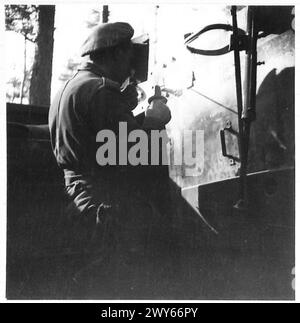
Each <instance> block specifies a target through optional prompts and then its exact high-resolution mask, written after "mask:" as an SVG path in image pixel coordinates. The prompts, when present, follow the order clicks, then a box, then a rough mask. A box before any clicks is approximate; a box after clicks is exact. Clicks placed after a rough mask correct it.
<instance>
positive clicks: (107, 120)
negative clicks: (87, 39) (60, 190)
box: [49, 62, 141, 174]
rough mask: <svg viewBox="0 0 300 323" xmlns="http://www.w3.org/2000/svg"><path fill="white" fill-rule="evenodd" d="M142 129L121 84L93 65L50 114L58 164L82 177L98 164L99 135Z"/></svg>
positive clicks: (77, 76) (61, 96) (79, 75)
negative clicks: (120, 129) (107, 131)
mask: <svg viewBox="0 0 300 323" xmlns="http://www.w3.org/2000/svg"><path fill="white" fill-rule="evenodd" d="M121 121H125V122H127V128H128V131H130V130H132V129H138V128H141V125H140V124H139V123H138V122H137V120H136V119H135V118H134V117H133V115H132V113H131V111H130V108H129V107H128V105H127V102H126V101H125V100H124V98H123V96H122V92H121V91H120V85H119V84H118V83H116V82H113V81H111V80H109V79H107V78H105V77H104V76H103V73H102V72H101V70H100V69H99V68H98V67H97V66H96V65H95V64H93V63H91V62H87V63H85V64H84V65H83V66H82V67H81V68H80V69H79V70H78V72H77V73H76V74H75V75H74V76H73V77H72V78H71V79H70V80H69V81H67V83H66V84H65V85H64V87H63V88H62V89H61V90H60V91H59V93H58V94H57V95H56V96H55V98H54V100H53V102H52V104H51V107H50V112H49V127H50V134H51V144H52V148H53V151H54V154H55V157H56V160H57V162H58V164H59V165H60V166H61V167H62V168H63V169H70V170H73V171H75V172H77V173H79V174H82V173H90V172H91V171H92V170H94V169H95V168H97V165H96V134H97V133H98V131H100V130H102V129H112V130H117V129H118V124H119V122H121Z"/></svg>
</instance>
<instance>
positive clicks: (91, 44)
mask: <svg viewBox="0 0 300 323" xmlns="http://www.w3.org/2000/svg"><path fill="white" fill-rule="evenodd" d="M133 34H134V30H133V28H132V27H131V26H130V25H129V24H128V23H126V22H115V23H104V24H101V25H99V26H97V27H95V28H94V29H93V31H92V32H91V33H90V35H89V36H88V38H87V39H86V40H85V42H84V43H83V45H82V47H81V56H85V55H89V54H91V53H93V52H97V51H101V50H102V49H105V48H109V47H114V46H117V45H119V44H121V43H124V42H126V41H128V42H129V41H130V40H131V38H132V36H133Z"/></svg>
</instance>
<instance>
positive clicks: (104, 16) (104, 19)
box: [102, 5, 109, 22]
mask: <svg viewBox="0 0 300 323" xmlns="http://www.w3.org/2000/svg"><path fill="white" fill-rule="evenodd" d="M108 17H109V10H108V5H104V6H103V11H102V22H108Z"/></svg>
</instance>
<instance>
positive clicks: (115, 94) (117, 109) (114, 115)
mask: <svg viewBox="0 0 300 323" xmlns="http://www.w3.org/2000/svg"><path fill="white" fill-rule="evenodd" d="M89 119H90V123H91V127H92V129H93V131H94V132H95V133H97V132H98V131H100V130H102V129H106V128H108V129H111V130H116V131H117V129H118V127H119V122H127V129H128V131H130V130H134V129H142V126H141V124H140V123H139V122H138V120H136V119H135V118H134V116H133V114H132V113H131V112H129V111H128V107H127V103H126V102H125V100H124V98H123V97H122V93H121V92H120V91H118V90H116V89H113V88H109V87H104V88H101V89H99V90H98V91H97V92H96V93H95V95H94V96H93V99H92V102H91V104H90V107H89Z"/></svg>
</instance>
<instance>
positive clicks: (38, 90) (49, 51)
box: [29, 5, 55, 106]
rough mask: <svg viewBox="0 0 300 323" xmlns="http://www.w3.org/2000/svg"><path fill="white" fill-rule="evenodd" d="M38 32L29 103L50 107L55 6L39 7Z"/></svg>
mask: <svg viewBox="0 0 300 323" xmlns="http://www.w3.org/2000/svg"><path fill="white" fill-rule="evenodd" d="M38 11H39V20H38V22H39V31H38V35H37V39H36V49H35V57H34V63H33V67H32V76H31V81H30V89H29V92H30V94H29V103H30V104H34V105H45V106H49V105H50V96H51V78H52V58H53V43H54V39H53V34H54V16H55V6H45V5H42V6H39V7H38Z"/></svg>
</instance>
